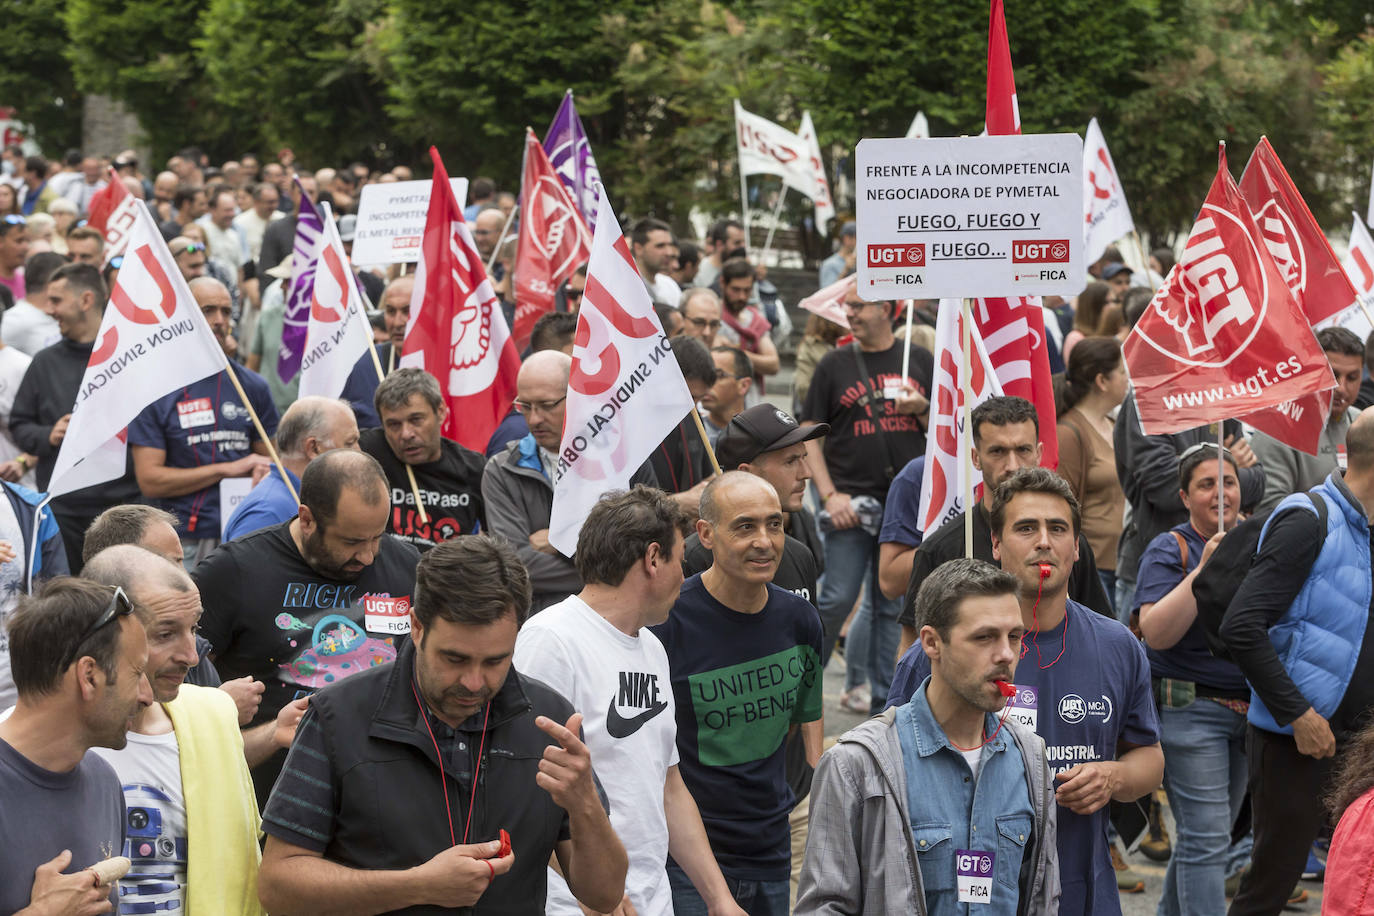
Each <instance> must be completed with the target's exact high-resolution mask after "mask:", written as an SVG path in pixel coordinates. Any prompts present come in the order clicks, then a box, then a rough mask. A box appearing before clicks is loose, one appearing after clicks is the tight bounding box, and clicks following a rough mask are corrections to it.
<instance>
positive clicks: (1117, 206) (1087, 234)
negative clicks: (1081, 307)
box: [1083, 118, 1135, 264]
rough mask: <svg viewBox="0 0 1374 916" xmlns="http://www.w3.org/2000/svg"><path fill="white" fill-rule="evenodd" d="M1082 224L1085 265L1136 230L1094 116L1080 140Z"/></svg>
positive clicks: (1104, 139) (1100, 129) (1114, 167)
mask: <svg viewBox="0 0 1374 916" xmlns="http://www.w3.org/2000/svg"><path fill="white" fill-rule="evenodd" d="M1083 223H1084V225H1083V263H1085V264H1092V263H1094V262H1095V261H1097V259H1098V258H1100V257H1102V253H1103V252H1104V251H1106V250H1107V246H1108V245H1110V244H1112V243H1113V242H1115V241H1116V240H1117V239H1119V238H1121V237H1122V236H1125V235H1129V234H1130V233H1132V232H1134V231H1135V223H1134V222H1132V220H1131V208H1130V207H1129V206H1128V205H1127V204H1126V192H1125V191H1124V190H1122V188H1121V182H1120V180H1118V178H1117V175H1116V166H1115V165H1114V164H1113V163H1112V154H1111V153H1109V152H1107V141H1106V138H1104V137H1103V136H1102V128H1101V127H1099V126H1098V124H1097V118H1093V119H1092V120H1091V121H1089V122H1088V135H1087V136H1086V137H1085V138H1084V140H1083Z"/></svg>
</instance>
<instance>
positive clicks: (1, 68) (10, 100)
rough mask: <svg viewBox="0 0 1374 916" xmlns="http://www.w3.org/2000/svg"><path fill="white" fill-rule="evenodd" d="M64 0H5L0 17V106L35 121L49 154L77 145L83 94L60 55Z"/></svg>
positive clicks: (63, 44)
mask: <svg viewBox="0 0 1374 916" xmlns="http://www.w3.org/2000/svg"><path fill="white" fill-rule="evenodd" d="M62 7H63V0H4V2H0V21H3V22H4V23H5V41H4V42H3V44H0V107H5V108H13V109H14V110H15V112H16V113H17V116H18V118H19V119H20V120H21V121H26V122H28V123H30V124H32V125H33V127H34V131H35V133H36V135H37V139H38V141H39V143H40V145H41V146H42V147H43V149H44V151H45V152H47V153H48V155H50V156H58V155H61V153H62V152H63V151H64V150H66V149H68V148H71V147H78V146H80V145H81V93H79V92H78V91H77V89H76V81H75V80H74V79H73V77H72V71H71V67H69V66H68V65H67V62H66V60H65V59H64V58H63V56H62V54H63V51H64V50H65V49H66V47H67V44H68V41H69V39H68V38H67V29H66V26H65V24H64V23H63V22H62V16H61V13H62Z"/></svg>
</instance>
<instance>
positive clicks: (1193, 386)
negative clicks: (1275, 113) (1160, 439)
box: [1122, 145, 1336, 434]
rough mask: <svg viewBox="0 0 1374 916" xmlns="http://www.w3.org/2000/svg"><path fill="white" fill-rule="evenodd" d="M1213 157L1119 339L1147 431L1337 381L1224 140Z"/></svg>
mask: <svg viewBox="0 0 1374 916" xmlns="http://www.w3.org/2000/svg"><path fill="white" fill-rule="evenodd" d="M1219 158H1220V165H1219V167H1218V169H1217V177H1216V179H1215V180H1214V181H1213V182H1212V188H1211V190H1210V191H1208V192H1207V199H1206V200H1205V201H1204V202H1203V204H1202V209H1201V211H1200V213H1199V215H1198V219H1197V222H1195V223H1194V224H1193V231H1192V232H1191V233H1189V235H1188V244H1187V245H1186V247H1185V248H1184V251H1183V257H1182V258H1181V259H1180V260H1179V262H1178V264H1176V265H1175V266H1174V269H1173V270H1171V271H1170V272H1169V276H1168V277H1167V278H1165V280H1164V285H1163V286H1161V287H1160V288H1159V292H1157V293H1156V294H1155V298H1154V300H1153V301H1151V302H1150V305H1149V307H1148V308H1146V309H1145V314H1144V315H1142V316H1141V318H1140V322H1139V323H1138V324H1137V325H1136V326H1135V328H1134V329H1132V331H1131V334H1130V336H1129V337H1127V338H1126V343H1125V345H1124V346H1123V348H1122V349H1123V352H1124V355H1125V357H1126V368H1127V370H1128V371H1129V372H1130V376H1131V382H1132V384H1133V385H1134V386H1135V393H1136V406H1137V407H1138V408H1139V411H1140V424H1141V426H1142V427H1144V429H1145V432H1147V433H1150V434H1159V433H1175V432H1181V431H1182V430H1185V429H1192V428H1193V427H1195V426H1201V425H1202V424H1204V423H1210V422H1212V421H1214V420H1223V419H1226V418H1228V417H1235V416H1244V415H1246V414H1248V413H1252V412H1254V411H1257V410H1261V409H1263V408H1265V407H1273V406H1274V405H1276V404H1282V403H1284V402H1285V401H1293V400H1296V399H1297V398H1300V397H1302V396H1303V395H1307V394H1313V393H1315V392H1318V391H1325V390H1327V389H1329V388H1332V387H1334V386H1335V384H1336V380H1335V378H1334V377H1333V376H1332V375H1331V367H1330V365H1329V364H1328V363H1327V361H1326V354H1324V353H1323V352H1322V349H1321V346H1320V345H1319V344H1318V343H1317V339H1316V337H1315V336H1313V334H1312V328H1311V326H1310V325H1309V324H1308V323H1307V318H1306V317H1305V316H1304V315H1303V314H1302V311H1301V310H1300V309H1299V308H1298V304H1297V302H1296V301H1294V299H1293V294H1292V292H1291V291H1290V290H1289V288H1288V284H1287V283H1285V282H1284V278H1283V274H1282V273H1281V272H1280V271H1279V269H1278V267H1276V266H1275V264H1274V259H1273V258H1272V257H1271V256H1270V255H1269V251H1268V249H1267V248H1266V246H1265V242H1264V236H1263V234H1262V233H1261V232H1260V229H1259V227H1258V226H1257V225H1255V220H1254V219H1253V217H1251V215H1250V210H1249V208H1248V207H1246V205H1245V200H1244V198H1242V197H1241V194H1240V189H1239V188H1237V187H1236V183H1235V181H1233V180H1232V179H1231V173H1230V172H1229V171H1227V170H1226V148H1225V146H1224V145H1223V146H1222V148H1221V153H1220V157H1219Z"/></svg>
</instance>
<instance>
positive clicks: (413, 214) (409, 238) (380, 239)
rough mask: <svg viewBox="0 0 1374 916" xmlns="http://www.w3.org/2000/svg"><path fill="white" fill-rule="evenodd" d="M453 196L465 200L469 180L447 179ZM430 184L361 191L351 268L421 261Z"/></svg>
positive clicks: (399, 184)
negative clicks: (355, 265) (421, 240)
mask: <svg viewBox="0 0 1374 916" xmlns="http://www.w3.org/2000/svg"><path fill="white" fill-rule="evenodd" d="M449 184H450V185H451V186H452V188H453V196H454V198H455V199H457V200H459V201H464V200H467V196H468V180H467V179H466V178H452V179H449ZM432 186H433V182H429V181H393V182H389V183H387V184H370V185H365V186H364V187H363V192H362V194H361V195H359V197H358V223H357V227H356V229H355V234H354V236H353V255H352V260H353V263H354V264H359V265H361V264H413V263H415V261H416V260H417V259H418V258H419V257H420V239H421V238H422V237H423V236H424V234H425V213H426V212H427V210H428V209H429V190H430V188H431V187H432Z"/></svg>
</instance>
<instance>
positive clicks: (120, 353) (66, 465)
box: [48, 200, 228, 497]
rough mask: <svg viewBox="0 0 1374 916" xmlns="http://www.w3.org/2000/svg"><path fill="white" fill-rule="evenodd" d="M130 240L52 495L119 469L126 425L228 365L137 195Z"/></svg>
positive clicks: (92, 482) (57, 467) (54, 477)
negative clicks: (161, 400)
mask: <svg viewBox="0 0 1374 916" xmlns="http://www.w3.org/2000/svg"><path fill="white" fill-rule="evenodd" d="M128 241H129V244H128V249H127V251H126V254H125V257H124V266H123V267H122V268H120V271H119V277H118V279H117V280H116V281H115V285H114V288H113V289H112V290H110V301H109V303H108V304H107V305H106V306H105V316H104V318H103V319H102V320H101V322H100V331H99V334H98V335H97V336H96V343H95V347H94V349H92V350H91V358H90V361H89V362H88V363H87V365H86V372H85V374H84V375H82V377H81V387H80V388H79V389H78V390H77V394H76V405H75V406H74V407H73V409H72V419H71V422H70V424H69V425H68V426H67V434H66V436H65V437H64V438H63V440H62V447H61V450H60V451H59V452H58V453H57V461H56V463H55V464H54V465H53V472H52V478H51V480H50V481H49V482H48V495H49V497H54V496H61V495H62V494H63V493H70V492H72V491H73V490H79V489H81V488H82V487H89V486H94V485H95V484H98V483H104V482H105V481H107V480H114V479H115V478H116V477H119V476H120V475H121V474H123V473H124V468H125V439H126V430H127V427H128V425H129V423H131V422H132V421H133V420H134V418H135V417H137V416H138V415H139V413H140V412H141V411H142V410H143V408H144V407H147V406H148V405H149V404H151V403H152V402H153V401H156V400H157V399H158V398H160V397H163V396H164V395H166V394H168V393H169V392H172V391H176V390H177V389H179V388H182V387H184V386H186V385H190V384H192V383H193V382H197V381H199V380H201V379H203V378H205V377H207V376H211V375H214V374H215V373H217V372H220V371H223V370H224V369H226V368H228V361H227V360H226V359H225V356H224V350H222V349H221V348H220V345H219V341H217V340H216V339H215V335H214V334H213V333H212V332H211V330H210V326H209V324H207V323H206V321H205V316H204V315H202V314H201V311H200V306H199V305H197V304H196V300H195V299H194V298H193V297H192V295H191V290H190V289H189V288H188V287H187V286H186V281H185V280H184V279H182V276H181V271H180V270H178V269H177V266H176V261H175V260H173V258H172V252H171V251H169V250H168V248H167V243H166V242H165V241H164V240H163V238H162V233H161V232H159V231H158V228H157V223H156V222H154V220H153V217H152V214H151V213H149V212H148V208H147V206H146V205H145V204H144V203H143V201H141V200H135V205H134V225H133V229H132V231H131V232H130V233H129V237H128Z"/></svg>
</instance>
